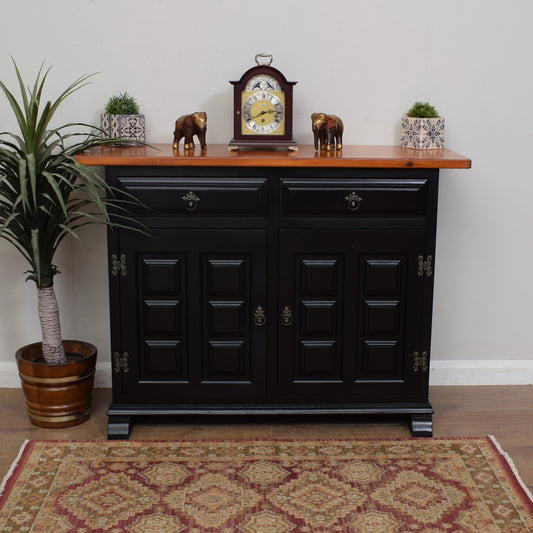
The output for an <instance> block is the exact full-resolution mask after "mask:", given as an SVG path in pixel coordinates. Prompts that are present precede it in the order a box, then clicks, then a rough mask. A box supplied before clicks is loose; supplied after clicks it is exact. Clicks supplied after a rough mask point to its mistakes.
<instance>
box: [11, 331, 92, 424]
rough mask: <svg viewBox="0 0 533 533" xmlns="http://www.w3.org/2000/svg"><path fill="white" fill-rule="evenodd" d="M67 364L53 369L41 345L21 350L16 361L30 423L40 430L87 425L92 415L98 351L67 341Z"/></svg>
mask: <svg viewBox="0 0 533 533" xmlns="http://www.w3.org/2000/svg"><path fill="white" fill-rule="evenodd" d="M63 346H64V347H65V353H66V354H67V362H66V363H65V364H62V365H49V364H46V363H45V362H44V359H43V357H42V349H41V343H40V342H36V343H34V344H29V345H27V346H24V347H22V348H20V349H19V350H17V353H16V355H15V356H16V359H17V365H18V370H19V375H20V380H21V382H22V389H23V391H24V395H25V397H26V405H27V407H28V415H29V417H30V421H31V422H32V423H33V424H35V425H36V426H40V427H46V428H64V427H70V426H75V425H77V424H81V423H82V422H85V421H86V420H87V419H88V418H89V416H90V414H91V400H92V391H93V385H94V372H95V368H96V353H97V351H96V347H95V346H93V345H92V344H89V343H87V342H81V341H67V340H64V341H63Z"/></svg>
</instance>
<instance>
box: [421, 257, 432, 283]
mask: <svg viewBox="0 0 533 533" xmlns="http://www.w3.org/2000/svg"><path fill="white" fill-rule="evenodd" d="M417 261H418V270H417V274H418V277H419V278H421V277H422V276H424V275H425V276H427V277H428V278H429V277H431V276H432V275H433V256H432V255H428V256H427V257H424V256H423V255H419V256H418V258H417Z"/></svg>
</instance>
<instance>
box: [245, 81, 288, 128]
mask: <svg viewBox="0 0 533 533" xmlns="http://www.w3.org/2000/svg"><path fill="white" fill-rule="evenodd" d="M241 133H242V134H244V135H283V134H284V133H285V94H284V93H283V92H282V91H276V92H272V91H263V90H259V91H243V92H242V106H241Z"/></svg>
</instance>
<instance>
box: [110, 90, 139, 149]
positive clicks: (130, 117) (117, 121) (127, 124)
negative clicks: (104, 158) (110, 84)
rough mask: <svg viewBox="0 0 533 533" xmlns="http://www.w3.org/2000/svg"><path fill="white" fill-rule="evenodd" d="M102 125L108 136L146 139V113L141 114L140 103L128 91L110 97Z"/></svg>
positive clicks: (137, 139)
mask: <svg viewBox="0 0 533 533" xmlns="http://www.w3.org/2000/svg"><path fill="white" fill-rule="evenodd" d="M100 125H101V128H102V129H103V130H104V131H105V133H106V135H107V136H108V137H120V138H121V139H132V140H136V141H140V142H144V141H145V137H146V134H145V119H144V115H142V114H139V105H138V104H137V102H136V101H135V98H133V96H130V95H129V94H128V93H127V92H124V93H122V94H119V95H116V96H112V97H111V98H109V100H108V101H107V104H106V106H105V113H104V114H102V115H101V116H100Z"/></svg>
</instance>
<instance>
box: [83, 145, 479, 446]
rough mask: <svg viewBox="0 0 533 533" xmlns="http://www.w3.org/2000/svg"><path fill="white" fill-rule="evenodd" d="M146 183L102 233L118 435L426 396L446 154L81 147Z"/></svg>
mask: <svg viewBox="0 0 533 533" xmlns="http://www.w3.org/2000/svg"><path fill="white" fill-rule="evenodd" d="M79 160H80V161H81V162H82V163H85V164H90V165H104V166H105V167H106V180H107V182H108V183H109V184H110V185H112V186H114V187H118V188H120V189H122V190H124V191H127V192H128V193H130V194H133V195H135V196H136V197H138V198H139V199H140V200H141V201H142V202H143V203H144V204H145V208H139V209H137V210H136V211H135V212H134V215H135V216H136V217H138V219H139V220H140V221H141V222H142V223H143V224H144V225H145V226H146V228H147V230H146V231H147V233H148V235H145V234H142V233H138V232H134V231H130V230H118V231H117V230H113V231H109V233H108V248H109V265H110V274H109V279H110V282H109V287H110V307H111V346H112V352H113V353H112V374H113V401H112V404H111V406H110V408H109V411H108V417H109V425H108V437H109V438H127V437H128V436H129V434H130V431H131V425H132V421H133V418H134V417H136V416H155V415H170V414H172V415H196V416H198V415H216V414H243V415H258V414H280V415H281V414H306V415H313V414H354V415H356V414H357V415H359V414H375V415H378V414H389V415H390V414H396V415H404V416H407V417H408V418H409V420H410V425H411V431H412V434H413V435H414V436H431V435H432V413H433V410H432V407H431V405H430V403H429V401H428V382H429V366H430V347H431V315H432V299H433V277H434V268H435V234H436V216H437V195H438V179H439V169H440V168H469V167H470V161H469V160H468V159H466V158H464V157H462V156H460V155H458V154H455V153H453V152H450V151H448V150H431V151H417V150H410V149H405V148H400V147H345V148H344V149H343V150H342V152H336V153H317V152H315V151H314V150H313V149H312V148H311V147H301V148H300V151H298V152H289V153H286V152H282V151H279V152H266V151H240V152H237V153H236V152H231V153H228V152H227V150H226V147H225V146H210V147H208V150H207V151H206V152H201V151H199V150H198V149H197V150H196V151H187V152H183V150H182V149H180V150H173V149H172V148H171V147H167V146H166V145H158V146H156V147H150V148H148V147H135V148H102V149H99V150H95V151H90V152H87V153H85V154H82V155H81V156H79Z"/></svg>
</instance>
